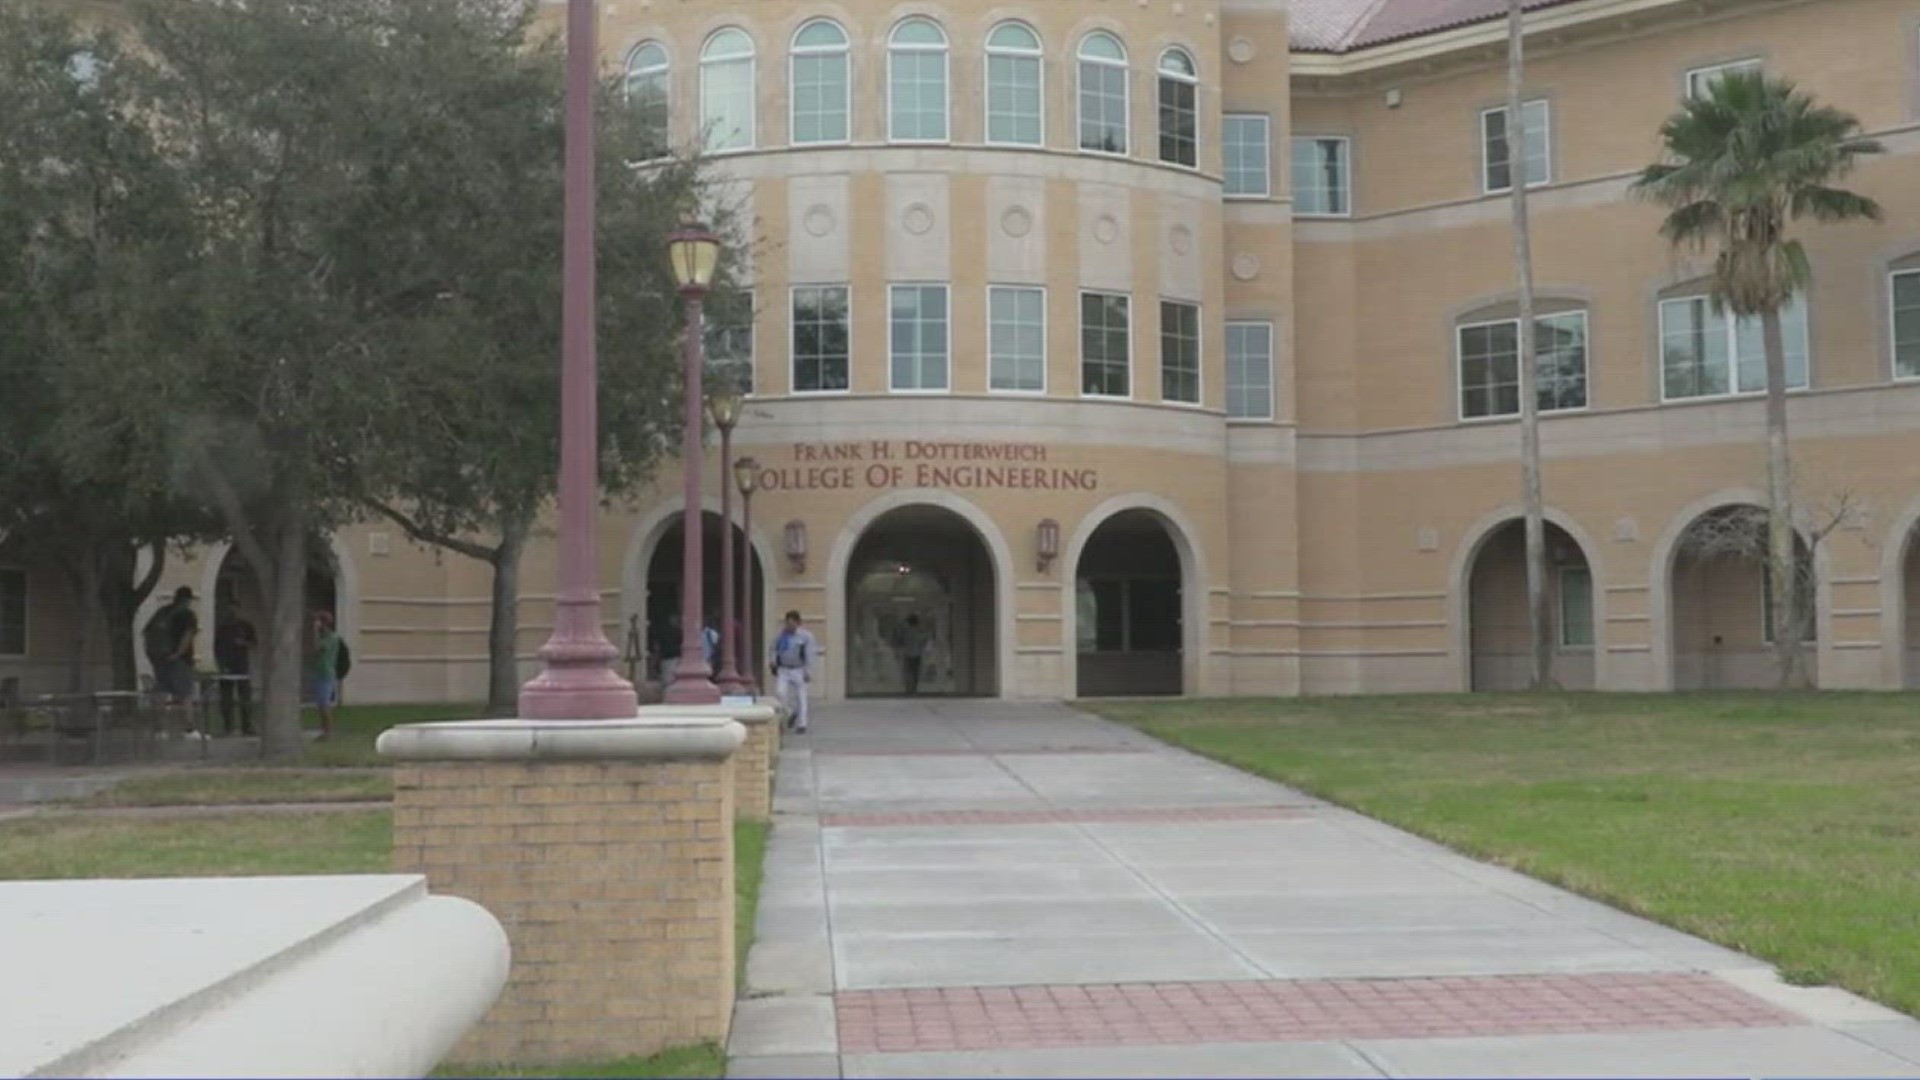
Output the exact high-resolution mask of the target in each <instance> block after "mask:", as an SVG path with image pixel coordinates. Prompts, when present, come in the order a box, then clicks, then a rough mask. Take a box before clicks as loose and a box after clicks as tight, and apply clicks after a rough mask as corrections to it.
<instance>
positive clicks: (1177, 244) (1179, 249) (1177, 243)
mask: <svg viewBox="0 0 1920 1080" xmlns="http://www.w3.org/2000/svg"><path fill="white" fill-rule="evenodd" d="M1167 243H1168V245H1169V246H1171V247H1172V248H1173V253H1174V254H1175V255H1185V254H1186V253H1187V252H1189V251H1192V250H1193V230H1192V229H1189V228H1187V227H1186V226H1185V225H1175V226H1174V227H1173V231H1172V232H1170V233H1168V234H1167Z"/></svg>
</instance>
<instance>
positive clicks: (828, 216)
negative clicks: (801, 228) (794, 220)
mask: <svg viewBox="0 0 1920 1080" xmlns="http://www.w3.org/2000/svg"><path fill="white" fill-rule="evenodd" d="M801 220H802V223H803V224H804V225H805V226H806V230H807V232H809V233H811V234H813V235H814V236H825V235H827V234H828V233H830V232H832V231H833V227H834V226H835V225H837V224H839V222H837V221H835V220H834V217H833V211H832V210H830V209H828V208H827V207H826V206H824V205H818V204H816V205H815V206H813V207H812V208H811V209H809V210H808V211H807V216H806V217H805V218H803V219H801Z"/></svg>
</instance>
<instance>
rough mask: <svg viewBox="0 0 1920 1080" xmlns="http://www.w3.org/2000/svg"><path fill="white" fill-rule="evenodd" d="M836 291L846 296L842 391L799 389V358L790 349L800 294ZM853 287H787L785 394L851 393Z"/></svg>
mask: <svg viewBox="0 0 1920 1080" xmlns="http://www.w3.org/2000/svg"><path fill="white" fill-rule="evenodd" d="M828 289H838V290H840V291H841V292H843V293H845V294H846V297H847V385H846V386H845V387H844V388H839V389H835V388H822V387H816V388H815V389H812V390H802V389H800V380H799V378H798V377H797V376H798V373H799V369H798V364H799V362H800V355H799V352H798V350H796V349H795V348H794V333H795V324H796V320H795V317H794V316H795V314H796V312H795V310H794V305H795V304H796V303H797V302H798V301H799V296H800V293H802V292H818V291H824V290H828ZM853 327H854V321H853V285H852V284H851V283H834V282H808V283H806V284H802V285H789V286H787V393H788V395H790V396H792V397H815V396H820V397H835V396H839V395H843V394H851V393H853Z"/></svg>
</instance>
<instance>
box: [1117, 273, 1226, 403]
mask: <svg viewBox="0 0 1920 1080" xmlns="http://www.w3.org/2000/svg"><path fill="white" fill-rule="evenodd" d="M1170 307H1181V308H1191V309H1192V310H1193V400H1192V401H1185V400H1182V399H1180V398H1172V397H1168V396H1167V309H1168V308H1170ZM1127 330H1128V333H1129V334H1131V333H1132V330H1133V325H1132V322H1131V321H1129V322H1128V325H1127ZM1206 340H1207V322H1206V309H1205V308H1204V307H1202V306H1201V304H1200V302H1199V301H1198V300H1182V299H1180V298H1178V297H1172V296H1162V297H1160V404H1162V405H1174V406H1178V407H1180V408H1183V409H1198V408H1203V407H1205V402H1206V400H1207V384H1206V370H1207V361H1206ZM1128 366H1129V367H1131V366H1132V365H1131V356H1129V365H1128ZM1128 381H1129V383H1131V381H1132V380H1131V379H1129V380H1128Z"/></svg>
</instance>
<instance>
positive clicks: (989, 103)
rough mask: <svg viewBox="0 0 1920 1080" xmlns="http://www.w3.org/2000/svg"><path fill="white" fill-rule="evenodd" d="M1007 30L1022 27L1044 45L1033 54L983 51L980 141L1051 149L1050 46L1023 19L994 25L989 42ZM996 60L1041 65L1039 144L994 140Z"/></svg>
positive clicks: (989, 143) (989, 32) (988, 33)
mask: <svg viewBox="0 0 1920 1080" xmlns="http://www.w3.org/2000/svg"><path fill="white" fill-rule="evenodd" d="M1003 26H1019V27H1021V28H1022V29H1024V30H1026V31H1027V33H1029V34H1032V35H1033V36H1034V38H1035V40H1037V41H1039V42H1040V48H1039V49H1038V50H1036V51H1033V52H1029V51H1027V50H1025V49H1009V48H1005V47H1004V46H1003V47H999V48H995V47H993V46H987V47H986V48H985V49H983V50H982V56H981V57H980V139H981V142H982V143H984V144H985V145H987V146H1016V147H1026V148H1028V149H1041V148H1044V147H1045V146H1046V145H1047V42H1046V39H1045V38H1043V37H1041V36H1040V31H1038V30H1036V29H1034V28H1033V27H1032V26H1031V25H1029V24H1028V23H1026V22H1024V21H1022V20H1020V19H1002V20H1001V21H999V22H997V23H994V24H993V26H992V27H990V28H989V29H988V30H987V40H989V41H991V40H992V39H993V35H994V34H995V33H996V32H997V31H999V29H1000V28H1001V27H1003ZM996 56H1001V57H1012V58H1015V59H1021V60H1033V61H1036V62H1037V63H1038V64H1039V67H1040V141H1039V142H1031V143H1025V142H1008V141H1006V140H1004V139H996V138H994V137H993V58H994V57H996ZM1075 70H1076V71H1077V70H1079V69H1078V68H1075Z"/></svg>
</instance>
